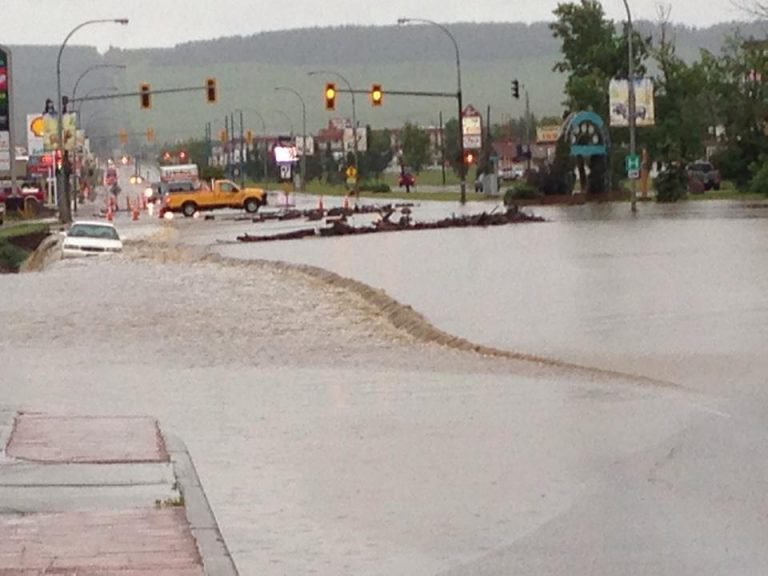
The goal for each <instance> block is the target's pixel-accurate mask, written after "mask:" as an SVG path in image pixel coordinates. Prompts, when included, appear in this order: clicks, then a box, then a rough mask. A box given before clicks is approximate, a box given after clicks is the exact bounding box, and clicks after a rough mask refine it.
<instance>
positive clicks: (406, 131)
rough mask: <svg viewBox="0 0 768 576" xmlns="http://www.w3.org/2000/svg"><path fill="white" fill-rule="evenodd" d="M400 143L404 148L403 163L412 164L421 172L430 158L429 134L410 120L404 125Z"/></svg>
mask: <svg viewBox="0 0 768 576" xmlns="http://www.w3.org/2000/svg"><path fill="white" fill-rule="evenodd" d="M400 144H401V146H402V148H403V164H405V165H406V166H410V167H411V168H413V170H414V171H415V172H421V169H422V168H423V167H424V165H425V164H427V163H429V159H430V153H429V146H430V142H429V134H427V133H426V132H425V131H424V130H422V129H421V128H419V127H418V126H416V125H415V124H411V123H410V122H408V123H406V125H405V126H404V127H403V131H402V134H401V140H400Z"/></svg>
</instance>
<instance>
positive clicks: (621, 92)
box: [608, 78, 656, 128]
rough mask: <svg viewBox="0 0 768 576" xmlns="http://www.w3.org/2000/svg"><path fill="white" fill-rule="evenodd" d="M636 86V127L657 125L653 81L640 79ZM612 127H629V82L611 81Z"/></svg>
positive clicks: (622, 80) (609, 90)
mask: <svg viewBox="0 0 768 576" xmlns="http://www.w3.org/2000/svg"><path fill="white" fill-rule="evenodd" d="M634 86H635V118H636V120H635V125H636V126H638V127H643V126H653V125H654V124H655V123H656V119H655V111H654V105H653V103H654V101H653V80H651V79H650V78H638V79H636V80H635V82H634ZM608 92H609V99H610V100H609V106H610V118H611V122H610V124H611V126H614V127H619V128H620V127H622V126H624V127H626V126H629V82H628V81H627V80H624V79H616V78H614V79H613V80H611V82H610V84H609V86H608Z"/></svg>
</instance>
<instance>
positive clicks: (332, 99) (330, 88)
mask: <svg viewBox="0 0 768 576" xmlns="http://www.w3.org/2000/svg"><path fill="white" fill-rule="evenodd" d="M325 109H326V110H336V84H334V83H333V82H328V84H326V85H325Z"/></svg>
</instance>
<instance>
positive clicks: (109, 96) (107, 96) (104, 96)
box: [69, 86, 208, 104]
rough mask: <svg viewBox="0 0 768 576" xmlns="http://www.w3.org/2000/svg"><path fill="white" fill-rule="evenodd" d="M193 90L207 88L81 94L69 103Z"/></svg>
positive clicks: (204, 88)
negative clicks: (92, 94) (80, 96)
mask: <svg viewBox="0 0 768 576" xmlns="http://www.w3.org/2000/svg"><path fill="white" fill-rule="evenodd" d="M195 90H199V91H202V90H208V86H189V87H184V88H163V89H161V90H149V91H148V92H142V91H140V90H139V91H137V92H121V93H119V94H101V95H97V96H83V97H82V98H73V99H70V100H69V103H70V104H72V103H74V102H88V101H91V100H112V99H113V98H135V97H137V96H142V95H143V94H152V95H154V94H174V93H177V92H194V91H195Z"/></svg>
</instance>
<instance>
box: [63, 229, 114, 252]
mask: <svg viewBox="0 0 768 576" xmlns="http://www.w3.org/2000/svg"><path fill="white" fill-rule="evenodd" d="M122 250H123V242H122V241H121V240H120V235H119V234H118V233H117V230H116V229H115V227H114V226H113V225H112V224H109V223H108V222H75V223H74V224H72V226H70V228H69V230H67V233H66V234H65V236H64V242H63V243H62V246H61V251H62V255H63V256H64V257H65V258H70V257H75V256H98V255H100V254H113V253H115V252H122Z"/></svg>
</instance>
